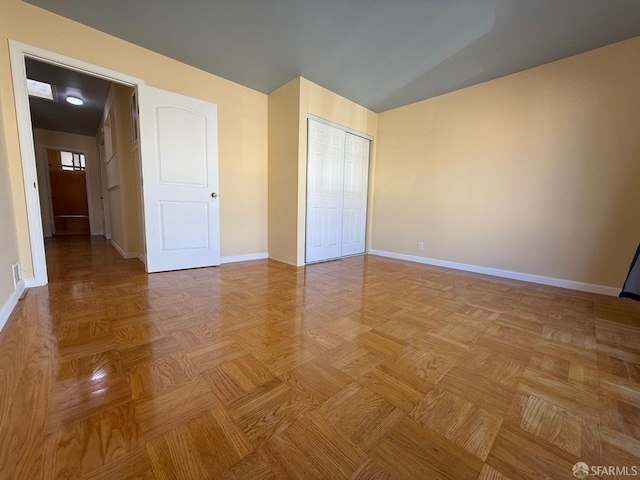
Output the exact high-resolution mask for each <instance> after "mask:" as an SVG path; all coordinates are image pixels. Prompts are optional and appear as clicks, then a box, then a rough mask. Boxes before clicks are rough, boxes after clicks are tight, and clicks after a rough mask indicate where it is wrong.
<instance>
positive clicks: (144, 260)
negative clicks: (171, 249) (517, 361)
mask: <svg viewBox="0 0 640 480" xmlns="http://www.w3.org/2000/svg"><path fill="white" fill-rule="evenodd" d="M137 258H138V260H140V261H141V262H142V263H144V264H145V266H146V265H147V256H146V255H145V254H144V253H138V255H137Z"/></svg>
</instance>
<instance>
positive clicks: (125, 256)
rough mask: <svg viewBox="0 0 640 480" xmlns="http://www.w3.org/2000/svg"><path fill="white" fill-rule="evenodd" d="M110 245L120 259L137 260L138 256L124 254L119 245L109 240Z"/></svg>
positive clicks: (133, 253) (129, 253) (135, 254)
mask: <svg viewBox="0 0 640 480" xmlns="http://www.w3.org/2000/svg"><path fill="white" fill-rule="evenodd" d="M110 242H111V245H113V248H115V249H116V251H117V252H118V253H119V254H120V256H121V257H122V258H126V259H129V258H138V254H137V253H135V252H125V251H124V250H123V249H122V247H121V246H120V245H118V244H117V243H116V242H114V241H113V240H110Z"/></svg>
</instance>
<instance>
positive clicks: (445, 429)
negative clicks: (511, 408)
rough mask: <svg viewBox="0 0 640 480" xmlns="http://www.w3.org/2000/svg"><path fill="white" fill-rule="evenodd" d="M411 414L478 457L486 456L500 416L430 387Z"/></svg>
mask: <svg viewBox="0 0 640 480" xmlns="http://www.w3.org/2000/svg"><path fill="white" fill-rule="evenodd" d="M411 417H412V418H414V419H415V420H417V421H418V422H419V423H420V424H422V425H424V426H425V427H427V428H430V429H432V430H434V431H436V432H438V433H439V434H440V435H442V436H443V437H445V438H446V439H448V440H450V441H452V442H453V443H455V444H456V445H458V446H460V447H462V448H464V449H465V450H466V451H467V452H469V453H471V454H472V455H475V456H476V457H478V458H480V459H481V460H486V459H487V455H488V454H489V451H490V450H491V445H493V440H494V438H495V436H496V435H497V433H498V430H499V429H500V425H501V424H502V417H500V416H498V415H493V414H491V413H489V412H488V411H486V410H485V409H483V408H480V407H478V406H476V405H474V404H473V403H471V402H469V401H467V400H464V399H462V398H460V397H458V396H456V395H454V394H452V393H449V392H447V391H445V390H440V389H439V388H437V387H436V388H434V389H432V390H430V391H429V392H428V393H427V395H426V396H425V397H424V398H423V399H422V400H421V401H420V403H419V404H418V405H416V407H415V408H414V409H413V411H412V412H411Z"/></svg>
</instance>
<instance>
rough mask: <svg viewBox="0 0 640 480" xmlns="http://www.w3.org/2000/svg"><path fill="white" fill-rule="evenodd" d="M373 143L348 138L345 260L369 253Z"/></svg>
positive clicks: (344, 209) (343, 236)
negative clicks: (366, 251) (369, 207)
mask: <svg viewBox="0 0 640 480" xmlns="http://www.w3.org/2000/svg"><path fill="white" fill-rule="evenodd" d="M368 185H369V140H367V139H365V138H362V137H358V136H357V135H353V134H351V133H347V134H346V139H345V156H344V194H343V206H342V256H346V255H357V254H359V253H364V251H365V233H366V229H367V190H368Z"/></svg>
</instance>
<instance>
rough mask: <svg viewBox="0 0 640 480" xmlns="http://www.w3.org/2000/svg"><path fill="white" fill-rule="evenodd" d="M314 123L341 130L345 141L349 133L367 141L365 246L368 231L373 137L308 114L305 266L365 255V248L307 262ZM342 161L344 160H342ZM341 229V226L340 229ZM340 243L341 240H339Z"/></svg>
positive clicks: (305, 183)
mask: <svg viewBox="0 0 640 480" xmlns="http://www.w3.org/2000/svg"><path fill="white" fill-rule="evenodd" d="M311 120H313V121H316V122H318V123H322V124H324V125H327V126H329V127H333V128H337V129H339V130H342V131H343V132H345V140H346V134H347V133H350V134H352V135H355V136H357V137H361V138H363V139H365V140H368V141H369V148H368V149H367V150H368V158H367V182H366V183H367V195H366V197H367V200H366V210H365V225H364V242H365V245H366V239H367V231H368V227H369V195H370V184H369V183H370V176H371V151H372V142H373V137H372V136H371V135H367V134H366V133H362V132H359V131H357V130H353V129H352V128H349V127H345V126H344V125H340V124H339V123H335V122H332V121H330V120H326V119H324V118H321V117H317V116H315V115H312V114H308V115H307V147H306V154H307V159H306V162H305V182H304V185H305V194H304V199H305V205H304V212H305V228H304V231H305V252H304V262H305V264H310V263H318V262H324V261H329V260H335V259H338V258H345V257H350V256H357V255H364V254H366V253H367V251H366V248H365V251H364V252H363V253H355V254H349V255H341V256H339V257H331V258H326V259H321V260H312V261H309V260H307V258H308V255H307V246H308V237H309V215H308V214H309V192H308V187H309V158H310V156H309V154H310V147H311V135H310V125H311V123H310V121H311ZM343 160H344V159H343ZM343 182H344V176H343ZM340 228H341V229H342V225H341V227H340ZM340 243H342V238H340Z"/></svg>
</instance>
